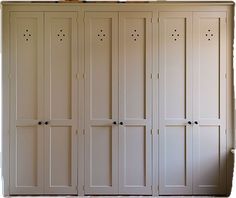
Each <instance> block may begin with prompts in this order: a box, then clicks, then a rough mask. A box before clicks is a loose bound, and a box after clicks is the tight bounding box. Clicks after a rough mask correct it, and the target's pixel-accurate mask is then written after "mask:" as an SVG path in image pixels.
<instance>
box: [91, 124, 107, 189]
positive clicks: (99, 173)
mask: <svg viewBox="0 0 236 198" xmlns="http://www.w3.org/2000/svg"><path fill="white" fill-rule="evenodd" d="M90 133H91V134H90V137H91V141H90V144H91V147H92V148H91V155H92V156H91V171H92V175H91V180H92V181H91V184H92V186H94V187H96V186H107V187H111V186H112V158H111V157H112V127H109V126H108V127H103V126H98V127H92V128H91V131H90Z"/></svg>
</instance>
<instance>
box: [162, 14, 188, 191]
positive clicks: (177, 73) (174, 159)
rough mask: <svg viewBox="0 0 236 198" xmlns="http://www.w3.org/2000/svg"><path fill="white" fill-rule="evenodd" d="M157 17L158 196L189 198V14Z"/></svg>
mask: <svg viewBox="0 0 236 198" xmlns="http://www.w3.org/2000/svg"><path fill="white" fill-rule="evenodd" d="M159 17H160V26H159V49H160V50H159V71H160V80H159V83H160V84H159V110H160V111H159V123H160V126H159V129H160V135H159V145H160V150H159V160H160V161H159V185H160V186H159V190H160V192H159V193H160V194H161V195H165V194H166V195H168V194H181V195H183V194H191V193H192V125H191V124H188V121H192V57H191V53H192V44H191V36H192V21H191V20H192V13H188V12H185V13H180V12H161V13H160V16H159Z"/></svg>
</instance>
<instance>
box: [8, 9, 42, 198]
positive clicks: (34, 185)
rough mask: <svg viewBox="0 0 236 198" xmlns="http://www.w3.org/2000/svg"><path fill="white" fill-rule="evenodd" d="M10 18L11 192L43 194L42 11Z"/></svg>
mask: <svg viewBox="0 0 236 198" xmlns="http://www.w3.org/2000/svg"><path fill="white" fill-rule="evenodd" d="M10 20H11V26H10V29H11V33H10V72H11V78H10V84H11V88H10V89H11V102H10V104H11V106H10V109H11V118H10V119H11V125H10V182H11V183H10V194H42V193H43V126H41V125H38V121H39V120H42V118H43V103H42V102H43V14H42V13H40V12H39V13H31V12H27V13H23V12H18V13H12V14H11V16H10Z"/></svg>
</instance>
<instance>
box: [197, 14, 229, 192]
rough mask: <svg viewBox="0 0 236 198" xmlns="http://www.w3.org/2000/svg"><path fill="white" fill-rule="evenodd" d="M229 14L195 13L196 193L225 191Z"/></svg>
mask: <svg viewBox="0 0 236 198" xmlns="http://www.w3.org/2000/svg"><path fill="white" fill-rule="evenodd" d="M225 19H226V13H224V12H222V13H220V12H211V13H205V12H203V13H194V20H193V32H194V34H193V35H194V36H193V38H194V87H193V90H194V98H193V99H194V111H193V112H194V120H195V121H197V122H198V124H194V127H193V141H194V150H193V154H194V157H193V160H194V161H193V178H194V181H193V192H194V194H224V193H226V134H225V133H226V131H225V130H226V20H225Z"/></svg>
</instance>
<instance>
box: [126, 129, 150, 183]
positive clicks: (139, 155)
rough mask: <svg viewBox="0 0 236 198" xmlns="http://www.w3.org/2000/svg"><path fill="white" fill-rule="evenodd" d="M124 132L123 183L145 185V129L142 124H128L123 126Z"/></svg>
mask: <svg viewBox="0 0 236 198" xmlns="http://www.w3.org/2000/svg"><path fill="white" fill-rule="evenodd" d="M124 133H125V137H124V138H125V139H124V141H125V144H124V146H125V148H124V150H125V167H126V169H125V170H124V171H125V174H124V175H125V178H124V181H125V185H126V186H145V185H146V179H145V169H146V167H145V165H146V164H145V161H146V160H145V155H146V154H145V151H146V145H145V142H146V138H145V136H146V129H145V127H143V126H129V127H126V128H125V132H124ZM131 156H132V157H131ZM134 162H135V165H134Z"/></svg>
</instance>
